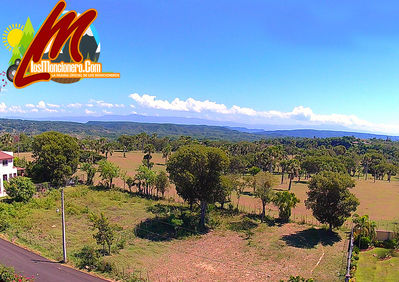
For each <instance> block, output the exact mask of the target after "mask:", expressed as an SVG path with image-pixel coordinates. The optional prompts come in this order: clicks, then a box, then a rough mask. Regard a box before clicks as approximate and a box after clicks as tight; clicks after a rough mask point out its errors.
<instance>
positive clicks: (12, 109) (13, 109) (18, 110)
mask: <svg viewBox="0 0 399 282" xmlns="http://www.w3.org/2000/svg"><path fill="white" fill-rule="evenodd" d="M8 111H9V112H11V113H26V111H24V110H22V108H21V106H11V107H9V108H8Z"/></svg>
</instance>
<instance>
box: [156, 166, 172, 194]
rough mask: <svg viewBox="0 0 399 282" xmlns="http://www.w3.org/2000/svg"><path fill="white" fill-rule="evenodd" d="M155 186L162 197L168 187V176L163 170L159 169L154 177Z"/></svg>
mask: <svg viewBox="0 0 399 282" xmlns="http://www.w3.org/2000/svg"><path fill="white" fill-rule="evenodd" d="M155 188H156V189H157V195H158V193H161V195H162V198H163V197H164V196H165V192H166V191H167V190H168V188H169V178H168V175H167V174H166V172H165V171H163V170H162V171H160V172H159V173H158V174H157V176H156V178H155Z"/></svg>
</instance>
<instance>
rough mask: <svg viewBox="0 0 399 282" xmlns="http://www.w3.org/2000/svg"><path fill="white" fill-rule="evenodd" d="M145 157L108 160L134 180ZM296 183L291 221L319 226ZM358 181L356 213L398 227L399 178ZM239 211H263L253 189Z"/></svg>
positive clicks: (159, 164) (157, 156) (161, 165)
mask: <svg viewBox="0 0 399 282" xmlns="http://www.w3.org/2000/svg"><path fill="white" fill-rule="evenodd" d="M20 156H21V158H26V159H27V160H32V157H31V154H30V153H20ZM143 156H144V153H142V152H138V151H136V152H128V153H126V158H124V157H123V153H122V152H114V153H113V155H112V156H110V157H108V160H109V161H110V162H113V163H115V164H116V165H118V166H119V167H120V168H121V169H123V170H125V171H126V172H127V174H128V175H130V176H134V175H135V174H136V169H137V168H138V167H139V166H140V165H141V161H142V159H143ZM152 161H153V162H154V168H153V169H154V170H155V171H160V170H165V169H166V166H165V160H164V159H163V158H162V154H161V153H154V154H153V159H152ZM77 175H79V176H80V177H81V178H82V179H83V178H84V176H83V173H82V172H77ZM275 177H276V181H277V183H280V182H281V175H276V176H275ZM287 178H288V177H287V176H286V177H285V178H284V183H283V184H279V185H277V186H276V187H275V190H276V191H282V190H288V182H289V180H288V179H287ZM100 180H101V179H100V177H99V175H98V174H97V175H96V177H95V183H97V184H98V183H99V182H100ZM296 180H297V179H294V181H293V183H292V188H291V192H293V193H295V195H296V196H297V197H298V198H299V199H300V201H301V202H300V203H299V204H298V205H297V206H296V207H295V208H294V209H293V210H292V217H293V219H295V220H296V221H307V222H309V223H314V224H316V223H317V222H316V220H315V219H314V218H313V216H312V211H311V210H308V209H306V207H305V203H304V202H305V200H306V199H307V194H306V192H307V191H308V187H307V185H308V183H307V181H304V180H303V178H302V179H301V181H296ZM354 180H355V181H356V186H355V187H354V188H353V189H352V190H351V191H352V192H353V193H354V194H355V195H356V197H357V198H358V199H359V201H360V205H359V207H358V208H357V211H356V212H357V213H358V214H360V215H364V214H368V215H369V216H370V218H371V219H372V220H374V221H376V222H377V224H378V227H379V228H381V229H392V228H393V226H394V224H395V223H399V205H398V204H397V203H398V202H399V181H398V178H397V177H393V178H392V181H391V182H388V181H386V180H384V181H382V180H377V181H376V182H375V183H374V181H373V179H372V177H369V179H368V180H364V178H363V177H362V178H360V179H358V178H357V177H354ZM115 184H116V185H117V186H119V187H123V186H124V185H123V181H122V180H121V179H116V180H115ZM165 197H166V198H169V197H170V198H173V199H174V200H175V201H177V202H182V200H181V198H180V197H179V196H178V195H177V193H176V190H175V189H174V185H173V184H172V185H171V186H170V189H169V191H168V192H167V193H165ZM232 201H233V204H234V205H236V203H237V197H236V196H235V195H234V193H233V196H232ZM239 204H240V209H241V210H243V211H245V212H249V213H256V212H260V210H261V203H260V200H259V199H256V198H255V197H254V196H253V191H252V190H251V189H249V188H248V189H246V190H245V192H244V193H243V194H242V195H241V197H240V202H239ZM267 208H268V212H269V214H270V215H273V216H276V215H277V208H275V207H273V206H272V205H269V206H268V207H267Z"/></svg>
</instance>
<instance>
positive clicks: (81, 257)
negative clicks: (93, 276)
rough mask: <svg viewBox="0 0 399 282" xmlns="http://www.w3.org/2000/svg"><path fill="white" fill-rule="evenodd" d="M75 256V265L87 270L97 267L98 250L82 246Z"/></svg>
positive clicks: (98, 260) (98, 259)
mask: <svg viewBox="0 0 399 282" xmlns="http://www.w3.org/2000/svg"><path fill="white" fill-rule="evenodd" d="M75 257H77V258H78V264H77V266H78V267H79V268H80V269H87V270H88V271H92V270H95V269H97V267H98V265H99V262H100V255H99V253H98V251H97V250H96V249H94V248H93V247H91V246H84V247H83V248H82V250H81V251H80V252H79V253H77V254H75Z"/></svg>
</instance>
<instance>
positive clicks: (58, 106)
mask: <svg viewBox="0 0 399 282" xmlns="http://www.w3.org/2000/svg"><path fill="white" fill-rule="evenodd" d="M47 107H49V108H60V107H61V106H60V105H57V104H49V103H47Z"/></svg>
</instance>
